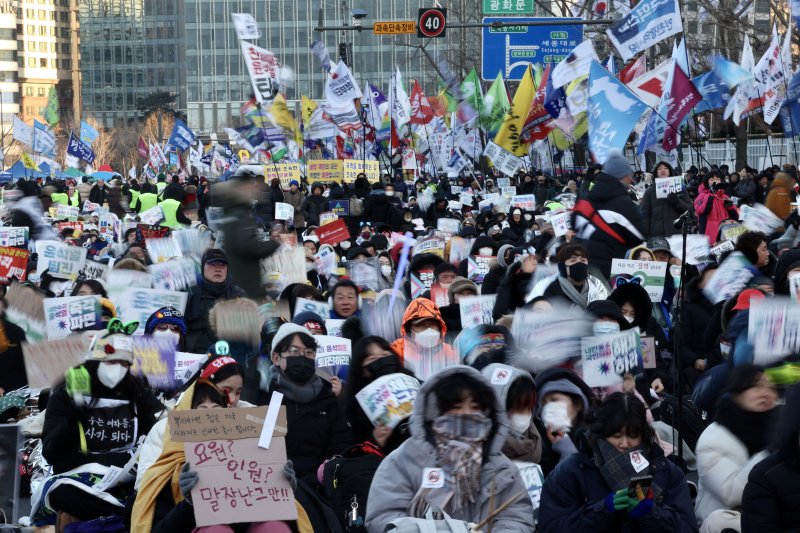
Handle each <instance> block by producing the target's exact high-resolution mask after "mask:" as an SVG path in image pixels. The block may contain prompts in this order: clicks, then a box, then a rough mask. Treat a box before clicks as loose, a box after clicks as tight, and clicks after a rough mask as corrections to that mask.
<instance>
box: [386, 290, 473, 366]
mask: <svg viewBox="0 0 800 533" xmlns="http://www.w3.org/2000/svg"><path fill="white" fill-rule="evenodd" d="M400 333H401V335H402V336H401V337H400V338H399V339H397V340H396V341H394V342H393V343H392V349H393V350H394V351H395V352H396V353H398V354H399V355H400V359H401V360H402V361H403V365H404V366H405V367H406V368H408V369H410V370H412V371H413V372H414V373H415V374H416V375H417V377H418V378H419V379H421V380H423V381H424V380H426V379H428V377H430V376H431V375H432V374H434V373H435V372H437V371H438V370H441V369H442V368H445V367H448V366H452V365H457V364H460V362H461V361H460V358H459V356H458V353H457V352H456V351H455V350H454V349H453V347H452V346H450V345H449V344H447V343H446V342H444V336H445V334H446V333H447V326H446V325H445V323H444V320H442V314H441V313H440V312H439V308H438V307H436V304H434V303H433V302H432V301H431V300H428V299H427V298H417V299H416V300H412V301H411V303H410V304H409V305H408V307H407V308H406V312H405V313H404V314H403V325H402V326H401V327H400Z"/></svg>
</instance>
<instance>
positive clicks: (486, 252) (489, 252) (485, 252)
mask: <svg viewBox="0 0 800 533" xmlns="http://www.w3.org/2000/svg"><path fill="white" fill-rule="evenodd" d="M478 255H492V249H491V248H489V247H484V248H478Z"/></svg>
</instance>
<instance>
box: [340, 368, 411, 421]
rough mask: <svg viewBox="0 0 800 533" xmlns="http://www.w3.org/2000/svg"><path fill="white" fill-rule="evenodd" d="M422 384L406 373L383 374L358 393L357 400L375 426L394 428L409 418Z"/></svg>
mask: <svg viewBox="0 0 800 533" xmlns="http://www.w3.org/2000/svg"><path fill="white" fill-rule="evenodd" d="M419 388H420V384H419V381H418V380H417V379H416V378H413V377H411V376H407V375H405V374H389V375H388V376H382V377H380V378H378V379H376V380H375V381H373V382H372V383H370V384H369V385H367V386H366V387H364V388H363V389H361V390H360V391H359V392H358V393H356V400H358V404H359V405H360V406H361V408H362V409H363V410H364V413H365V414H366V415H367V417H368V418H369V420H370V422H372V424H373V425H375V426H381V425H383V426H387V427H390V428H392V429H394V428H395V427H397V425H398V424H399V423H400V422H402V421H403V420H405V419H406V418H408V417H409V416H410V415H411V412H412V411H413V409H414V400H415V399H416V397H417V393H419Z"/></svg>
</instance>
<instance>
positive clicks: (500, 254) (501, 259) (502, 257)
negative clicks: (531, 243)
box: [497, 244, 514, 268]
mask: <svg viewBox="0 0 800 533" xmlns="http://www.w3.org/2000/svg"><path fill="white" fill-rule="evenodd" d="M513 248H514V245H513V244H504V245H503V246H501V247H500V249H499V250H498V251H497V264H498V265H499V266H500V267H501V268H508V263H506V252H507V251H508V250H510V249H513ZM512 261H513V259H512Z"/></svg>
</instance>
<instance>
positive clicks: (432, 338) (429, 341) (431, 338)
mask: <svg viewBox="0 0 800 533" xmlns="http://www.w3.org/2000/svg"><path fill="white" fill-rule="evenodd" d="M439 337H440V335H439V330H436V329H433V328H428V329H425V330H422V331H420V332H419V333H415V334H414V342H416V343H417V344H419V345H420V346H423V347H425V348H433V347H434V346H436V345H437V344H438V343H439Z"/></svg>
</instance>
